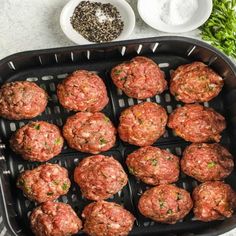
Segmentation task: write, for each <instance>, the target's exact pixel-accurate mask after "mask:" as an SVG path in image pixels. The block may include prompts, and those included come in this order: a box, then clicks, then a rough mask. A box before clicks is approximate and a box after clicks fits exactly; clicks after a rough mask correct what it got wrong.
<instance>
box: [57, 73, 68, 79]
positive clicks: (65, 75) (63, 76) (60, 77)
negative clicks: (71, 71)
mask: <svg viewBox="0 0 236 236" xmlns="http://www.w3.org/2000/svg"><path fill="white" fill-rule="evenodd" d="M67 76H68V74H67V73H65V74H60V75H57V78H58V79H64V78H66V77H67Z"/></svg>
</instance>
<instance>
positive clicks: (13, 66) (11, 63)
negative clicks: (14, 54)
mask: <svg viewBox="0 0 236 236" xmlns="http://www.w3.org/2000/svg"><path fill="white" fill-rule="evenodd" d="M8 67H9V68H10V69H11V70H16V67H15V65H14V63H13V61H9V62H8Z"/></svg>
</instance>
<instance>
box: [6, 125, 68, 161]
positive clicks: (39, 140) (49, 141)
mask: <svg viewBox="0 0 236 236" xmlns="http://www.w3.org/2000/svg"><path fill="white" fill-rule="evenodd" d="M63 142H64V140H63V137H62V136H61V132H60V130H59V128H58V127H57V126H56V125H54V124H50V123H48V122H45V121H36V122H31V123H28V124H27V125H25V126H23V127H21V128H20V129H18V130H17V131H16V132H15V133H14V134H13V135H12V137H11V139H10V145H11V148H12V149H13V151H15V152H16V153H18V154H20V155H21V156H22V157H23V158H24V159H25V160H28V161H39V162H44V161H48V160H49V159H51V158H53V157H54V156H57V155H58V154H59V153H60V152H61V150H62V147H63Z"/></svg>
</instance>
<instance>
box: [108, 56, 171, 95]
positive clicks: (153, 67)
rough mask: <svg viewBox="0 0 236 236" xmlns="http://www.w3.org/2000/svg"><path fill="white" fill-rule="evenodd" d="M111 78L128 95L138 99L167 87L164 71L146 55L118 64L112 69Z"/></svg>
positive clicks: (160, 91) (157, 92)
mask: <svg viewBox="0 0 236 236" xmlns="http://www.w3.org/2000/svg"><path fill="white" fill-rule="evenodd" d="M111 78H112V80H113V82H114V84H115V85H116V86H117V87H118V88H119V89H121V90H123V91H124V93H125V94H126V95H127V96H129V97H133V98H138V99H145V98H149V97H152V96H154V95H156V94H160V93H162V92H163V91H164V90H165V89H166V87H167V82H166V80H165V75H164V72H162V71H161V70H160V68H159V66H158V65H157V64H156V63H155V62H154V61H152V60H151V59H149V58H146V57H135V58H133V59H132V60H131V61H129V62H124V63H122V64H120V65H117V66H116V67H114V68H113V69H112V71H111Z"/></svg>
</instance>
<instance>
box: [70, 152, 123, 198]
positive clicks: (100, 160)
mask: <svg viewBox="0 0 236 236" xmlns="http://www.w3.org/2000/svg"><path fill="white" fill-rule="evenodd" d="M74 180H75V182H76V183H77V184H78V185H79V186H80V189H81V192H82V194H83V196H85V197H86V198H88V199H90V200H94V201H98V200H103V199H107V198H109V197H112V196H113V195H114V194H116V193H118V192H119V191H120V190H121V189H122V188H123V187H124V186H125V185H126V184H127V181H128V178H127V175H126V173H125V171H124V170H123V168H122V166H121V164H120V163H119V162H118V161H116V160H115V159H114V158H113V157H108V156H103V155H96V156H90V157H87V158H84V159H83V160H82V161H81V162H80V163H79V165H78V166H77V167H76V168H75V172H74Z"/></svg>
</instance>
